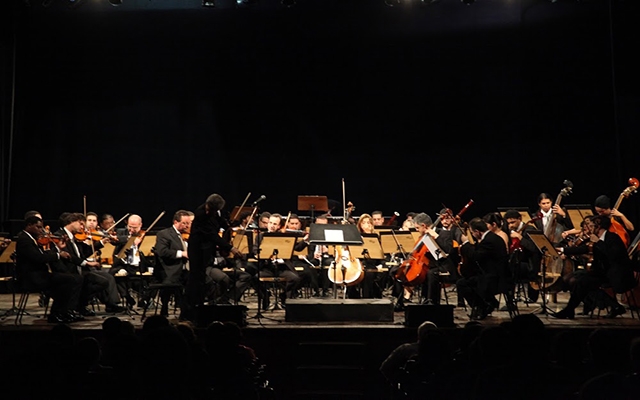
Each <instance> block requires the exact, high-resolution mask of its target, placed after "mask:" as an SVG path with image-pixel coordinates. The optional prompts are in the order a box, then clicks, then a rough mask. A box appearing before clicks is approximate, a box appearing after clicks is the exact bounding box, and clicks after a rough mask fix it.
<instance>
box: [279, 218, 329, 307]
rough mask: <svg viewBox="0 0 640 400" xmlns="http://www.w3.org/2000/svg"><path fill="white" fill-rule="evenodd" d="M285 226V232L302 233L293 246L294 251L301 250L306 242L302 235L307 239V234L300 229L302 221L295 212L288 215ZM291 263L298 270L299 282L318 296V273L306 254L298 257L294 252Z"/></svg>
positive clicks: (305, 245)
mask: <svg viewBox="0 0 640 400" xmlns="http://www.w3.org/2000/svg"><path fill="white" fill-rule="evenodd" d="M286 228H287V229H286V232H290V233H296V234H299V235H303V236H302V238H301V239H302V240H300V239H299V240H298V242H297V243H296V245H295V247H294V250H295V251H298V252H300V251H303V250H304V249H305V248H306V247H307V244H306V243H304V240H305V239H304V237H305V236H306V237H307V239H308V237H309V236H308V234H307V233H306V232H305V231H303V230H302V221H301V220H300V217H298V215H297V214H291V215H289V220H288V221H287V227H286ZM291 263H292V264H293V266H294V268H295V269H296V271H297V272H298V275H300V279H301V281H300V284H301V285H304V284H307V285H309V287H310V288H311V290H313V297H320V296H321V294H320V285H319V284H318V273H317V271H316V268H315V265H314V264H313V263H312V262H311V261H309V259H308V258H307V257H306V256H304V257H300V256H298V255H296V254H294V255H293V257H292V258H291Z"/></svg>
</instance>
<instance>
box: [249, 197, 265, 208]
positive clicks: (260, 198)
mask: <svg viewBox="0 0 640 400" xmlns="http://www.w3.org/2000/svg"><path fill="white" fill-rule="evenodd" d="M266 198H267V196H265V195H262V196H260V197H258V199H257V200H256V201H254V202H253V204H251V205H252V206H255V205H257V204H258V203H260V202H261V201H262V200H264V199H266Z"/></svg>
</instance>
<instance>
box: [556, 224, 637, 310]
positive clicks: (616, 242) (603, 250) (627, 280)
mask: <svg viewBox="0 0 640 400" xmlns="http://www.w3.org/2000/svg"><path fill="white" fill-rule="evenodd" d="M593 224H594V227H593V232H594V234H593V235H592V236H591V242H592V243H593V244H592V246H593V249H592V251H593V262H592V264H591V268H590V269H589V270H587V271H585V272H584V273H582V274H576V276H575V277H574V278H575V280H574V282H573V285H572V287H571V297H570V298H569V302H568V303H567V306H566V307H565V308H564V309H562V310H560V311H559V312H557V313H556V314H553V315H552V316H553V317H556V318H561V319H573V318H574V316H575V309H576V307H577V306H578V305H579V304H580V302H582V301H583V300H584V299H585V298H586V297H587V296H588V295H590V294H592V293H593V292H596V291H597V292H598V294H599V295H600V296H599V298H600V299H601V300H603V301H604V305H605V306H608V307H610V312H609V313H608V314H607V317H608V318H614V317H616V316H618V315H621V314H624V313H625V312H626V310H625V308H624V307H623V306H622V305H621V304H619V303H618V301H617V300H616V299H615V298H613V297H611V296H609V295H606V293H605V292H604V291H601V290H599V288H600V287H601V286H602V285H603V284H607V285H610V286H611V289H612V290H613V291H614V293H624V292H626V291H627V290H630V289H632V288H633V287H634V286H635V284H636V282H635V278H634V275H633V269H632V264H631V260H630V259H629V256H628V254H627V249H626V246H625V245H624V242H623V241H622V239H621V238H620V236H619V235H617V234H615V233H613V232H610V231H609V229H610V228H611V219H610V218H609V216H607V215H598V216H595V217H594V218H593ZM588 246H589V244H588V243H586V244H583V245H580V246H575V247H562V248H558V250H559V251H560V253H562V254H565V255H574V254H584V253H585V252H588V251H589V249H588Z"/></svg>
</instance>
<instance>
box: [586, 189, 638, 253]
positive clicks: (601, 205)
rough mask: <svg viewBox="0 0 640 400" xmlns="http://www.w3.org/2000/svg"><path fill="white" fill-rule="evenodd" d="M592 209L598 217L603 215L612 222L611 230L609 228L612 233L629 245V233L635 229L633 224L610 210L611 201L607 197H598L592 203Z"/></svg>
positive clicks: (612, 209) (613, 209) (613, 210)
mask: <svg viewBox="0 0 640 400" xmlns="http://www.w3.org/2000/svg"><path fill="white" fill-rule="evenodd" d="M593 208H594V209H595V211H596V214H598V215H604V216H607V217H609V218H611V219H613V222H612V223H611V228H609V229H610V230H611V231H612V232H616V233H618V235H620V237H621V238H622V239H623V241H625V243H626V245H628V243H629V232H633V230H634V229H635V227H634V226H633V222H631V221H629V218H627V217H626V216H625V215H624V214H623V213H621V212H620V211H619V210H617V209H615V208H611V200H610V199H609V197H607V196H605V195H602V196H598V197H597V198H596V200H595V202H594V203H593Z"/></svg>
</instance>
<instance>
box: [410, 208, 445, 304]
mask: <svg viewBox="0 0 640 400" xmlns="http://www.w3.org/2000/svg"><path fill="white" fill-rule="evenodd" d="M440 214H442V217H443V218H450V217H449V215H447V214H448V210H446V209H443V210H441V211H440ZM413 221H414V224H415V227H416V230H417V231H418V232H420V233H421V234H424V235H429V236H430V237H431V238H432V239H433V240H434V241H435V242H436V243H437V244H438V247H439V249H438V250H439V251H440V253H439V254H436V255H435V257H434V256H433V255H432V254H431V253H429V255H428V256H427V257H428V258H429V260H430V261H429V272H427V277H426V279H425V281H424V283H423V285H422V297H423V303H424V304H432V305H433V304H440V279H441V277H440V273H446V272H449V271H451V270H453V269H455V266H454V264H453V261H452V258H450V257H449V255H450V254H451V253H453V232H452V231H450V230H445V229H442V228H439V227H436V226H433V225H432V224H433V222H432V221H431V217H429V216H428V215H427V214H425V213H419V214H416V215H415V216H414V217H413Z"/></svg>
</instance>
